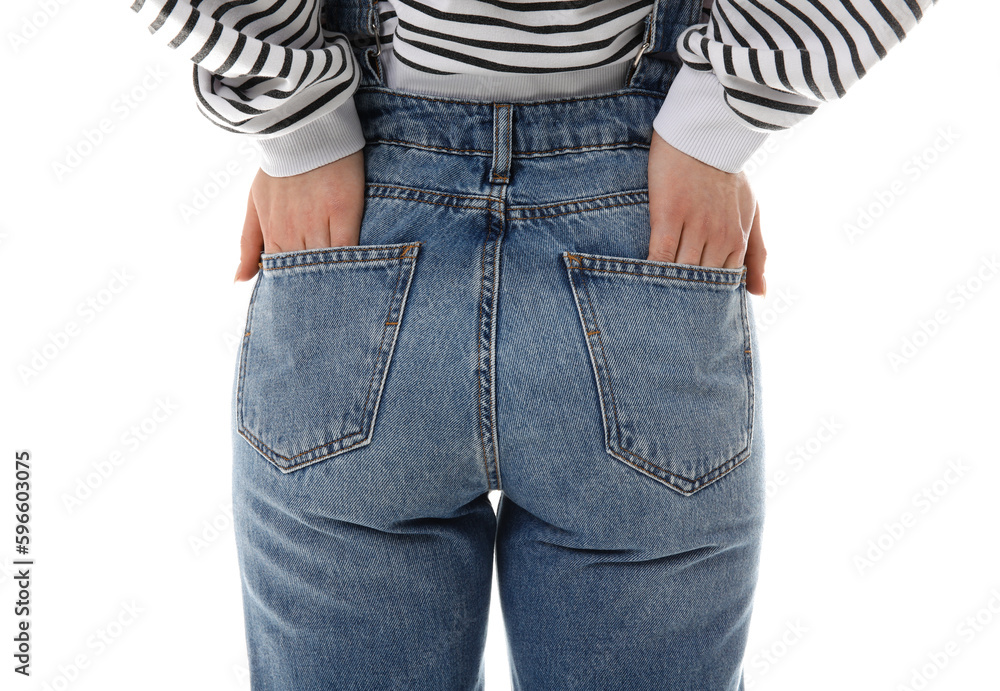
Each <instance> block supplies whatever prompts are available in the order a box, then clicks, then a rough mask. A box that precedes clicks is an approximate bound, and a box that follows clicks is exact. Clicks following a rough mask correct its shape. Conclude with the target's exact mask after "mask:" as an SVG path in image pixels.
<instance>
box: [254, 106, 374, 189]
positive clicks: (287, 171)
mask: <svg viewBox="0 0 1000 691" xmlns="http://www.w3.org/2000/svg"><path fill="white" fill-rule="evenodd" d="M251 143H252V144H253V145H254V147H255V148H256V149H257V151H258V152H259V153H260V158H261V163H260V168H261V170H263V171H264V172H265V173H267V174H268V175H270V176H272V177H276V178H282V177H289V176H291V175H298V174H300V173H305V172H308V171H310V170H312V169H314V168H319V167H320V166H324V165H326V164H327V163H332V162H333V161H336V160H337V159H339V158H343V157H344V156H348V155H350V154H353V153H354V152H355V151H360V150H361V149H362V148H364V146H365V136H364V133H363V132H362V130H361V120H360V119H359V118H358V110H357V108H356V107H355V106H354V96H353V95H352V96H351V97H350V98H349V99H348V100H347V101H345V102H344V103H343V104H341V105H340V106H339V107H338V108H336V109H335V110H333V111H331V112H329V113H327V114H326V115H323V116H321V117H319V118H317V119H315V120H313V121H312V122H309V123H306V124H305V125H303V126H302V127H299V128H298V129H296V130H292V131H291V132H287V133H285V134H282V135H280V136H277V137H268V138H263V137H252V138H251Z"/></svg>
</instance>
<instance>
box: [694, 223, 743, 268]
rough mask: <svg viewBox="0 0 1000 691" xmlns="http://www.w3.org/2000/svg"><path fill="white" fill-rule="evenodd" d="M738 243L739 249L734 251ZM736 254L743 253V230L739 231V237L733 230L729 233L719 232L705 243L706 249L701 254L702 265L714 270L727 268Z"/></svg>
mask: <svg viewBox="0 0 1000 691" xmlns="http://www.w3.org/2000/svg"><path fill="white" fill-rule="evenodd" d="M737 243H738V247H736V248H735V249H734V246H735V245H737ZM734 252H735V253H738V254H739V253H742V252H743V231H742V229H741V230H740V231H739V235H738V236H737V234H736V233H735V232H733V231H732V230H730V231H729V232H725V231H717V232H715V233H711V234H709V236H708V240H707V241H706V242H705V249H704V250H703V251H702V253H701V264H700V265H701V266H707V267H712V268H718V267H723V266H726V265H727V262H729V260H730V259H729V258H730V257H731V256H732V255H733V253H734ZM737 266H739V264H737Z"/></svg>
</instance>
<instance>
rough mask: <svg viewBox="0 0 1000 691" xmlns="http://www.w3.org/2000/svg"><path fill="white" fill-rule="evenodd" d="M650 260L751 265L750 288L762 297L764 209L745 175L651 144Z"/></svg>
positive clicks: (734, 266) (664, 145)
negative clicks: (762, 214) (762, 215)
mask: <svg viewBox="0 0 1000 691" xmlns="http://www.w3.org/2000/svg"><path fill="white" fill-rule="evenodd" d="M649 218H650V226H651V227H650V238H649V253H648V257H647V259H651V260H653V261H663V262H677V263H680V264H692V265H694V266H704V267H714V268H726V269H738V268H739V267H740V266H742V265H744V264H745V265H746V267H747V290H748V291H749V292H750V293H753V294H754V295H764V291H765V290H766V288H767V283H766V282H765V281H764V259H765V258H766V256H767V251H766V250H765V249H764V240H763V238H762V237H761V233H760V205H759V204H758V203H757V200H756V198H755V196H754V193H753V190H751V189H750V183H749V181H748V180H747V176H746V174H745V173H743V172H742V171H741V172H739V173H728V172H726V171H724V170H719V169H718V168H715V167H713V166H710V165H708V164H707V163H704V162H702V161H700V160H698V159H696V158H694V157H692V156H689V155H688V154H686V153H684V152H683V151H680V150H679V149H676V148H674V147H673V146H671V145H670V144H668V143H667V142H666V141H664V139H663V138H662V137H660V135H659V134H657V133H656V132H655V131H654V132H653V138H652V141H651V142H650V145H649Z"/></svg>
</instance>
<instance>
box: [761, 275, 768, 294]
mask: <svg viewBox="0 0 1000 691" xmlns="http://www.w3.org/2000/svg"><path fill="white" fill-rule="evenodd" d="M760 280H761V282H762V283H763V284H764V292H762V293H761V295H760V296H761V297H762V298H764V297H767V278H765V277H764V275H763V274H761V277H760Z"/></svg>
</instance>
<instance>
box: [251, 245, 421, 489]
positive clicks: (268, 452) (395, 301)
mask: <svg viewBox="0 0 1000 691" xmlns="http://www.w3.org/2000/svg"><path fill="white" fill-rule="evenodd" d="M422 244H423V243H407V244H406V246H405V247H404V249H403V252H402V253H401V254H398V255H396V256H391V257H368V258H365V259H344V260H332V261H328V262H310V263H308V264H290V265H287V266H279V267H270V268H269V269H266V270H275V269H290V268H296V267H298V266H312V265H315V264H334V263H339V262H348V261H350V262H354V261H367V262H373V261H387V260H391V261H397V262H398V264H399V273H398V275H397V278H396V285H395V287H394V289H393V297H392V299H391V301H390V304H389V314H388V317H387V319H386V320H385V322H384V328H383V331H382V338H381V340H380V342H379V350H378V353H379V354H378V358H377V360H376V362H375V365H374V367H373V369H372V376H371V379H370V380H369V383H368V392H367V394H366V396H365V404H364V408H363V411H362V413H363V417H362V420H364V421H367V426H368V435H367V437H362V438H361V439H359V440H358V441H357V442H354V443H352V444H349V445H347V446H343V447H341V448H339V449H336V450H334V451H331V452H330V453H328V454H325V455H322V456H318V457H317V458H313V459H309V460H306V461H302V462H300V463H296V464H294V465H290V466H282V465H280V464H279V463H278V462H277V461H276V460H275V457H277V458H279V459H281V460H284V461H290V460H292V459H293V458H298V457H299V456H301V455H302V454H306V453H309V452H311V451H315V450H316V449H319V448H322V447H324V446H329V445H331V444H336V443H337V442H339V441H343V440H344V439H348V438H350V437H352V436H356V435H359V434H363V433H364V431H365V429H364V425H362V427H361V429H359V430H358V431H357V432H352V433H350V434H345V435H344V436H342V437H339V438H337V439H332V440H328V441H325V442H323V443H322V444H318V445H316V446H314V447H312V448H310V449H306V450H305V451H300V452H299V453H297V454H295V455H294V456H290V457H289V456H284V455H283V454H281V453H279V452H278V451H277V450H275V449H272V448H271V447H270V446H269V445H267V444H266V443H264V441H263V440H261V439H259V438H258V437H257V436H256V435H255V434H253V433H252V432H251V431H250V430H249V429H248V428H247V426H246V424H245V423H244V404H245V402H246V401H245V399H246V397H245V394H244V381H245V376H246V363H247V360H248V356H249V352H250V341H249V338H250V334H251V333H252V331H253V329H252V328H251V324H252V320H253V309H254V306H255V304H256V298H257V289H258V287H259V286H260V281H259V280H258V281H257V282H256V283H255V284H254V290H253V294H252V295H251V297H250V306H249V309H248V313H247V328H246V330H245V332H244V336H243V338H244V341H243V348H242V349H241V355H240V382H239V388H238V389H237V396H238V403H239V405H238V406H237V412H238V420H237V422H238V428H237V431H238V432H239V434H240V436H242V437H243V438H244V439H245V440H246V441H247V442H248V443H249V444H250V445H251V446H253V447H254V448H255V449H256V450H257V451H258V452H260V453H261V454H262V455H263V456H264V457H265V458H267V460H269V461H270V462H271V463H272V464H273V465H274V466H275V467H276V468H278V469H279V470H281V471H282V472H283V473H289V472H291V471H293V470H296V469H298V468H301V467H303V466H306V465H311V464H313V463H318V462H320V461H323V460H326V459H327V458H330V457H331V456H335V455H338V454H341V453H344V452H345V451H349V450H350V449H353V448H354V447H356V446H358V445H361V444H364V443H367V441H370V439H371V434H372V432H373V431H374V429H375V419H376V416H377V415H378V408H379V403H380V402H381V401H380V399H381V396H380V395H376V398H375V404H374V408H373V409H372V412H371V415H370V418H371V419H370V420H368V417H369V415H368V413H367V409H368V404H369V401H370V400H371V395H372V390H373V384H374V382H375V375H376V374H377V373H378V371H379V370H380V369H381V370H382V380H381V385H380V386H379V388H378V390H379V392H381V391H382V390H384V387H385V380H386V378H387V376H388V372H389V367H388V364H390V363H387V362H386V360H388V359H389V358H391V355H392V352H393V350H394V349H395V344H396V341H397V340H398V336H399V330H400V328H401V324H402V310H403V307H404V305H405V302H406V298H407V296H408V295H409V289H410V285H411V283H412V278H413V275H414V272H415V270H416V259H417V256H418V254H417V253H414V254H412V255H409V254H408V252H409V251H410V249H412V248H414V247H419V246H420V245H422ZM357 248H359V249H380V247H377V246H371V245H359V246H357V247H355V246H351V247H350V249H357ZM332 249H341V248H332ZM320 251H323V250H320ZM304 253H305V252H303V254H304ZM404 260H410V261H408V262H407V261H404ZM406 265H409V267H410V272H409V279H410V280H407V281H406V282H405V287H404V288H403V290H402V291H400V283H401V282H402V280H403V277H404V275H405V274H404V271H403V269H404V266H406ZM261 268H263V267H261ZM393 315H396V316H395V321H389V320H391V319H393ZM389 326H395V327H396V328H395V329H393V330H392V333H393V336H392V339H391V340H390V342H389V346H388V348H386V347H385V334H386V333H387V332H388V331H389V329H388V328H385V327H389ZM383 363H385V364H383Z"/></svg>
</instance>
